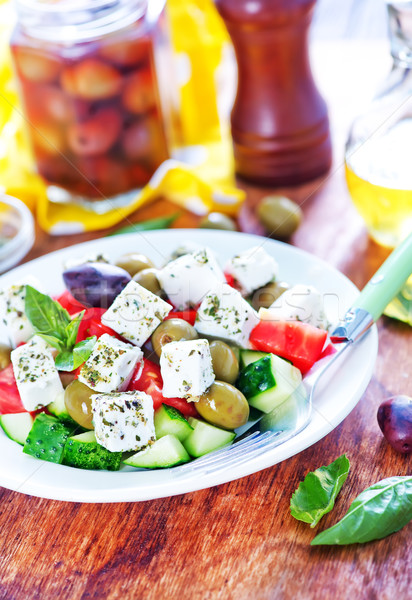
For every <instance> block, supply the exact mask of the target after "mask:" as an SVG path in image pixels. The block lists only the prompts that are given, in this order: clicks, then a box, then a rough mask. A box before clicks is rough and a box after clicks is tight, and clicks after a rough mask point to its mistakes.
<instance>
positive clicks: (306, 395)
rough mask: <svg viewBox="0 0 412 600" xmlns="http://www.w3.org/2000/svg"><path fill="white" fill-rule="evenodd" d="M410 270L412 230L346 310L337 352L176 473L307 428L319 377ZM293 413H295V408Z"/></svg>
mask: <svg viewBox="0 0 412 600" xmlns="http://www.w3.org/2000/svg"><path fill="white" fill-rule="evenodd" d="M411 274H412V234H410V235H409V236H408V237H407V238H406V239H405V240H404V241H403V242H402V243H401V244H400V246H398V248H397V249H396V250H394V251H393V252H392V254H391V255H390V256H389V257H388V258H387V259H386V261H385V262H384V263H383V265H382V266H381V267H380V269H379V270H378V271H377V272H376V273H375V275H374V276H373V277H372V279H371V280H370V281H369V282H368V283H367V285H366V286H365V287H364V288H363V290H362V292H361V293H360V294H359V296H358V298H357V299H356V301H355V303H354V304H353V306H352V308H351V309H349V310H348V311H347V313H346V315H345V317H344V319H343V321H342V323H341V324H340V325H338V327H336V329H335V330H334V331H333V333H332V335H331V341H332V342H333V343H334V344H335V350H336V352H335V353H334V354H331V355H329V356H326V357H325V358H323V359H322V360H320V361H318V362H317V363H316V364H315V365H314V367H313V368H312V369H311V370H310V371H309V373H308V374H307V375H306V377H305V378H304V379H303V381H302V384H301V386H300V387H299V388H298V390H297V391H295V392H294V394H292V396H291V397H290V398H288V399H287V400H286V401H285V402H284V403H283V404H282V405H281V406H280V407H278V408H277V409H275V410H274V411H273V412H272V413H270V414H269V415H264V416H261V417H258V418H256V419H255V420H254V421H249V422H248V423H247V424H246V425H244V426H243V428H239V430H236V434H237V437H236V438H235V440H234V442H233V444H232V445H231V446H226V447H224V448H222V449H220V450H216V451H215V452H211V453H210V454H207V455H206V456H204V457H202V458H198V459H196V460H194V461H192V462H191V463H188V464H186V465H183V466H180V467H175V468H174V469H173V471H174V474H175V475H176V477H182V476H184V475H186V474H191V473H192V472H193V471H194V470H196V472H200V473H201V474H206V473H211V472H214V471H221V470H224V469H230V468H231V467H233V466H235V465H239V464H242V463H244V462H247V461H250V460H253V459H254V458H256V457H258V456H260V455H261V454H263V453H264V452H267V451H268V450H272V449H273V448H275V447H276V446H279V445H280V444H283V443H284V442H286V441H287V440H289V439H290V438H292V437H293V436H295V435H296V434H298V433H300V432H301V431H303V429H305V427H307V426H308V424H309V423H310V421H311V418H312V404H313V395H314V391H315V388H316V387H317V385H318V382H319V380H320V379H322V378H323V376H324V374H325V372H327V371H328V370H329V367H330V366H331V365H332V364H334V363H336V361H337V360H338V359H339V358H340V357H341V356H342V354H343V353H345V352H346V350H347V349H348V348H350V347H351V346H352V345H353V344H355V343H356V342H358V341H359V340H360V339H361V338H362V337H363V336H364V335H365V333H366V332H367V331H369V329H370V327H371V326H372V325H373V323H374V322H375V321H376V320H377V319H378V318H379V317H380V316H381V314H382V313H383V311H384V310H385V308H386V306H387V305H388V304H389V302H390V301H391V300H392V298H393V297H394V296H396V294H398V292H399V291H400V290H401V288H402V286H403V284H404V283H405V281H406V280H407V279H408V277H409V276H410V275H411ZM329 372H330V371H329ZM293 403H295V407H296V408H297V409H298V410H297V411H295V420H294V421H293V419H292V422H291V421H290V419H289V423H288V418H287V414H288V409H289V410H290V409H291V406H292V408H293ZM282 411H283V415H282ZM285 413H286V419H285ZM291 413H292V414H293V410H292V411H291ZM289 416H290V415H289ZM282 418H283V421H282ZM282 423H283V424H282Z"/></svg>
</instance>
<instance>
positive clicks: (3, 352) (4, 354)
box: [0, 344, 11, 371]
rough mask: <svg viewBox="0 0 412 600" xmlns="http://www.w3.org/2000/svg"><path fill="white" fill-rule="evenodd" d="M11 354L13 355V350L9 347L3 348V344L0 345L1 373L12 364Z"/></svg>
mask: <svg viewBox="0 0 412 600" xmlns="http://www.w3.org/2000/svg"><path fill="white" fill-rule="evenodd" d="M10 354H11V348H8V347H7V346H3V344H0V371H1V370H2V369H5V368H6V367H8V366H9V364H10V363H11V359H10Z"/></svg>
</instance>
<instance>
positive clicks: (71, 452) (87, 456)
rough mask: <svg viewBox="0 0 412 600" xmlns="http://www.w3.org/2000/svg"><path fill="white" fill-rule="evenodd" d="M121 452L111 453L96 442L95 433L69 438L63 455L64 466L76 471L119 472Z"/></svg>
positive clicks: (90, 432) (88, 432) (89, 432)
mask: <svg viewBox="0 0 412 600" xmlns="http://www.w3.org/2000/svg"><path fill="white" fill-rule="evenodd" d="M121 460H122V453H121V452H110V451H109V450H107V449H106V448H103V446H100V444H98V443H97V441H96V436H95V434H94V431H86V432H85V433H80V434H79V435H74V436H72V437H69V439H68V440H67V442H66V444H65V446H64V453H63V464H64V465H67V466H69V467H75V468H76V469H94V470H100V469H105V470H106V471H118V470H119V467H120V462H121Z"/></svg>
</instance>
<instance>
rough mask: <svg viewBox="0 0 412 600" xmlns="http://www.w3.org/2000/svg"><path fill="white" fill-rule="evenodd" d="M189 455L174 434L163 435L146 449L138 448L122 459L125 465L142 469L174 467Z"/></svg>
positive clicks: (184, 460) (187, 458)
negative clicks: (131, 454)
mask: <svg viewBox="0 0 412 600" xmlns="http://www.w3.org/2000/svg"><path fill="white" fill-rule="evenodd" d="M189 460H190V456H189V455H188V453H187V452H186V450H185V448H184V447H183V446H182V443H181V442H180V441H179V440H178V439H177V437H175V436H174V435H170V434H169V435H165V436H163V437H162V438H160V440H156V441H155V443H154V444H152V445H151V446H150V447H149V448H147V449H146V450H140V452H137V453H136V454H133V456H130V457H129V458H127V459H126V460H124V461H123V463H124V464H125V465H129V466H131V467H139V468H144V469H159V468H165V467H174V466H175V465H179V464H180V463H183V462H188V461H189Z"/></svg>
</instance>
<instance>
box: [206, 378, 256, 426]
mask: <svg viewBox="0 0 412 600" xmlns="http://www.w3.org/2000/svg"><path fill="white" fill-rule="evenodd" d="M196 409H197V411H198V413H199V414H200V416H201V417H203V418H204V419H206V421H208V422H209V423H212V424H213V425H217V426H218V427H223V428H224V429H236V428H237V427H240V426H241V425H244V424H245V423H246V422H247V420H248V418H249V404H248V401H247V400H246V398H245V397H244V395H243V394H242V392H240V391H239V390H238V389H237V388H235V387H234V386H233V385H230V383H226V382H225V381H215V382H214V383H213V384H212V386H211V387H210V389H209V391H208V392H206V393H205V394H203V396H200V399H199V400H198V401H197V402H196Z"/></svg>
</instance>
